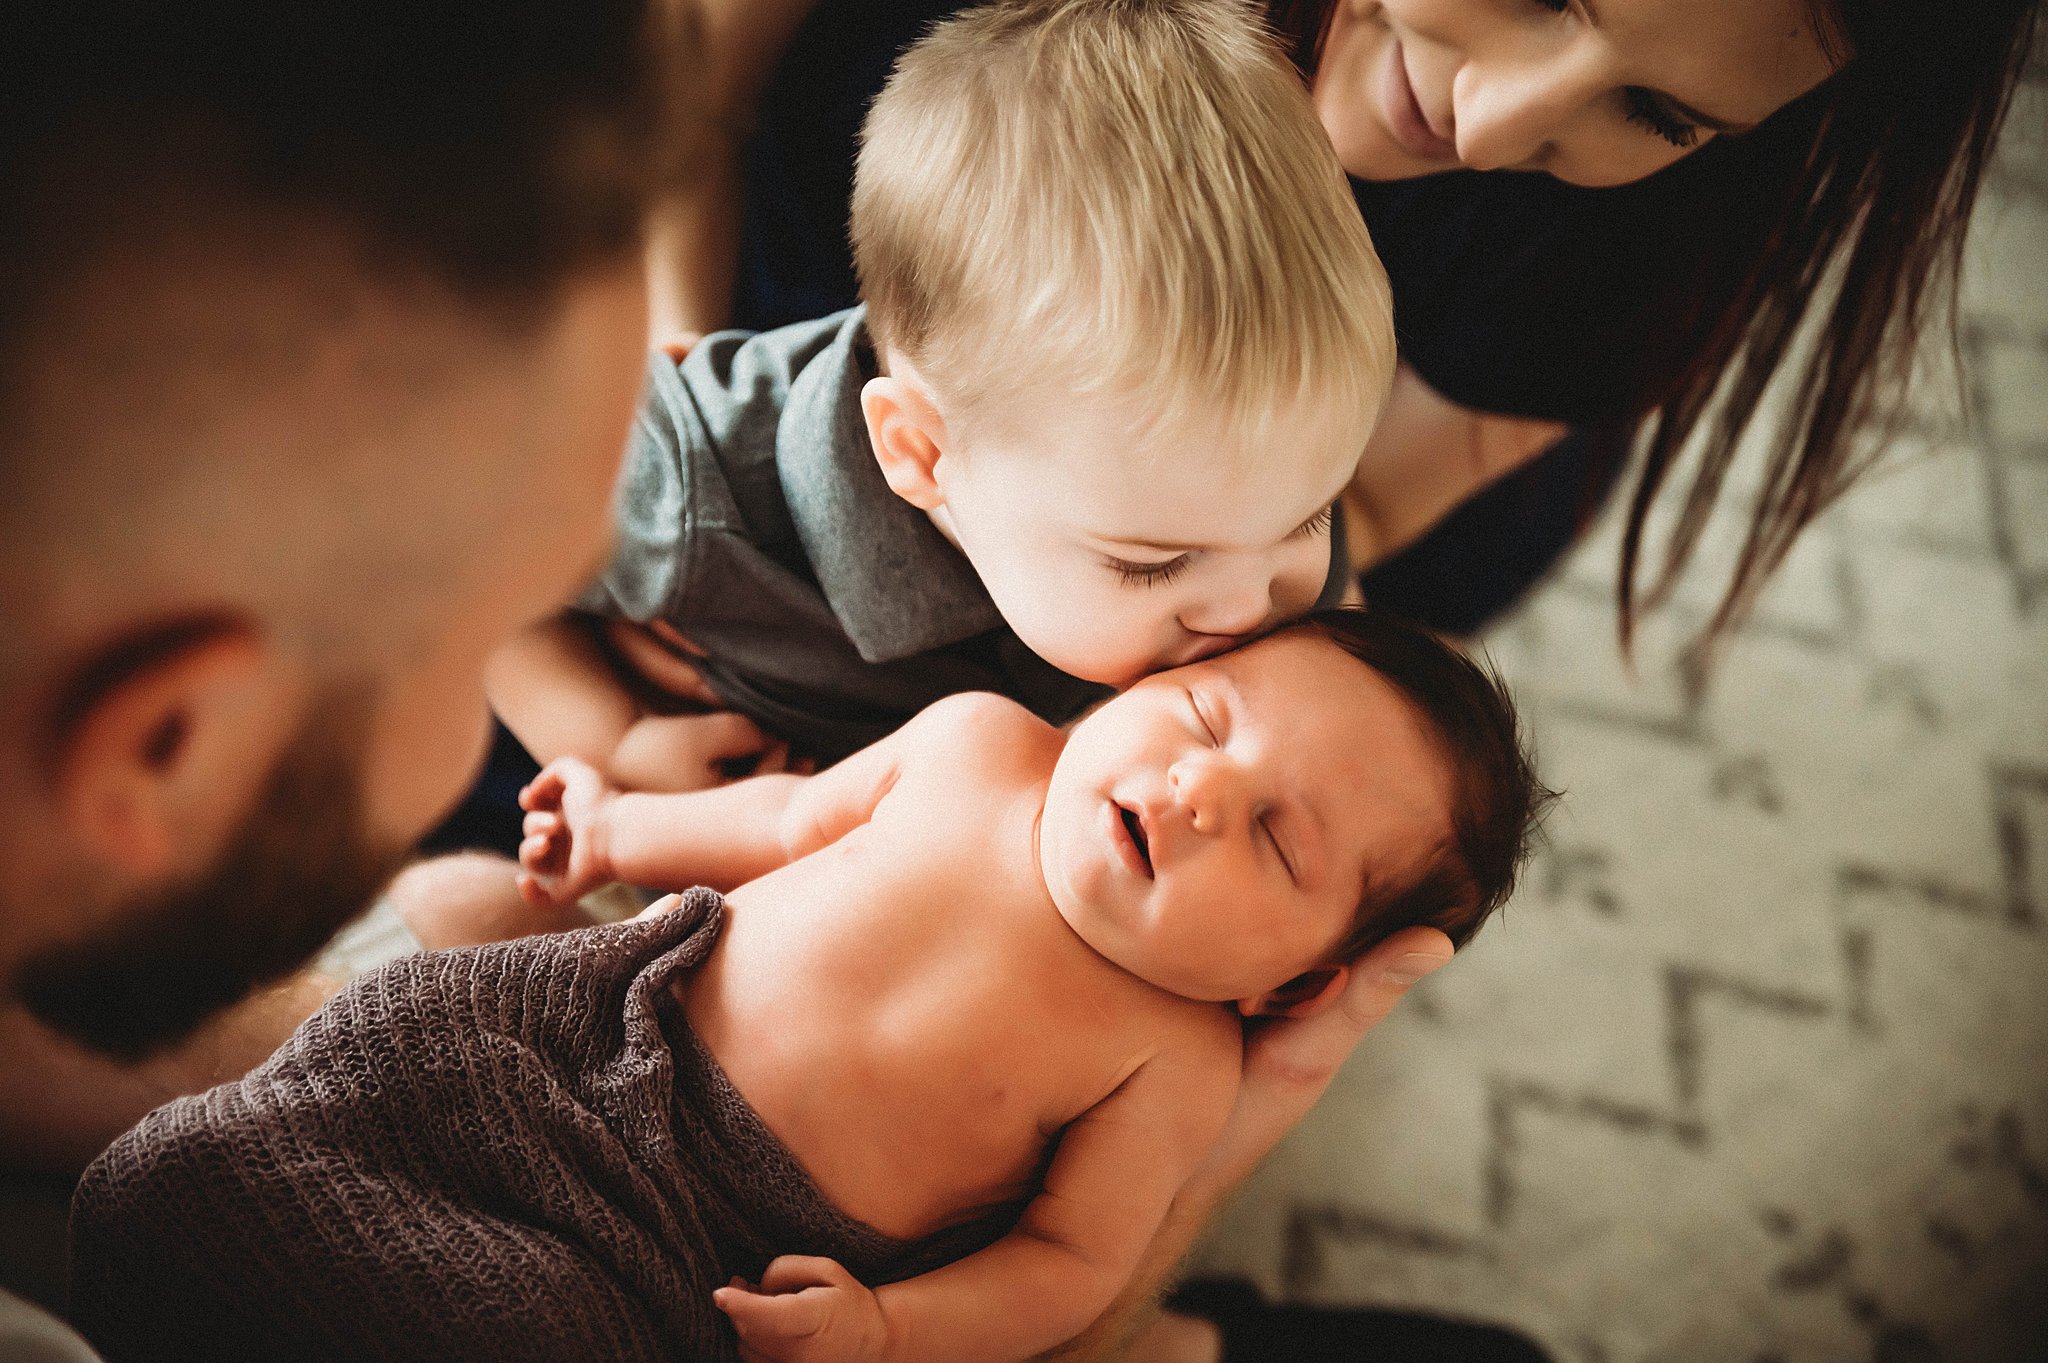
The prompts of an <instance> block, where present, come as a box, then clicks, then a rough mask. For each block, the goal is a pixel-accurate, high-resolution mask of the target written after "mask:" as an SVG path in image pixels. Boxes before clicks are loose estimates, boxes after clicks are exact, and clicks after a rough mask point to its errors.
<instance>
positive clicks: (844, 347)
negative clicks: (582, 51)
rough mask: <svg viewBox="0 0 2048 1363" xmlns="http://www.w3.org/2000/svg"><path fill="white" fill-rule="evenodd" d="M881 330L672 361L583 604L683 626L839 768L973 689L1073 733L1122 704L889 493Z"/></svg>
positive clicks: (645, 407)
mask: <svg viewBox="0 0 2048 1363" xmlns="http://www.w3.org/2000/svg"><path fill="white" fill-rule="evenodd" d="M864 316H865V312H864V310H863V309H860V308H855V309H852V310H851V311H848V312H842V313H838V314H835V315H834V316H831V317H827V318H823V319H821V320H819V321H815V322H804V323H800V324H798V325H796V326H790V327H783V328H781V329H780V330H777V331H768V332H761V333H759V334H750V333H747V332H734V331H728V332H720V333H717V334H716V335H712V336H708V337H706V338H705V339H704V340H703V341H701V342H699V343H698V345H697V347H696V348H695V349H694V350H692V351H691V352H690V355H689V358H688V359H686V360H684V361H683V362H682V363H681V364H680V365H678V364H675V363H674V362H672V361H670V360H668V359H667V358H665V357H663V356H661V355H656V356H655V357H654V359H653V361H652V362H651V364H650V366H649V370H648V377H647V391H646V395H645V397H644V399H643V400H642V403H641V408H640V417H639V421H638V424H637V426H636V427H635V430H634V433H633V440H632V445H631V447H630V449H629V450H628V453H627V456H626V467H625V470H624V472H623V473H622V475H621V477H620V481H619V488H618V496H617V501H616V505H615V508H614V519H615V521H616V533H617V536H618V539H617V544H616V546H615V548H614V550H613V554H612V560H611V563H610V564H609V565H608V566H607V567H606V568H605V570H604V574H603V576H602V577H601V578H600V579H599V581H598V582H597V583H596V584H595V585H594V586H593V587H591V589H590V590H589V591H588V592H586V593H585V595H584V597H583V599H582V601H581V602H580V603H579V604H580V605H581V606H583V607H584V608H585V609H587V610H591V611H595V612H596V613H598V614H601V615H607V616H614V617H622V618H625V619H629V620H633V621H637V622H639V623H641V624H646V623H649V622H651V621H655V620H660V621H663V622H665V623H667V624H669V625H672V626H673V627H675V628H676V629H677V630H679V631H680V632H682V633H683V634H684V635H686V636H688V638H689V639H690V641H691V642H692V643H694V644H696V645H697V646H698V647H699V648H701V649H703V650H704V652H705V654H706V655H707V657H706V659H705V661H704V663H703V665H702V667H701V669H700V670H701V671H702V672H703V673H704V678H705V680H706V681H707V682H709V683H710V685H711V686H712V688H713V689H714V690H716V691H717V692H718V694H719V695H720V696H721V697H723V698H724V699H725V701H726V702H727V703H728V704H730V705H731V706H732V707H733V708H734V709H736V710H738V711H740V712H741V713H743V714H746V715H748V716H750V717H752V718H753V719H754V720H755V721H756V722H758V723H759V724H761V726H762V727H763V728H765V729H767V730H768V731H769V732H770V733H773V734H775V735H777V736H778V737H781V738H786V739H788V740H789V741H790V743H791V745H792V746H793V747H794V748H795V749H796V750H797V752H799V753H800V754H802V755H806V756H811V757H816V758H818V759H820V760H823V761H828V762H830V761H837V760H838V759H839V758H841V757H844V756H845V755H846V754H848V753H850V752H853V751H855V750H856V749H858V748H862V747H865V746H866V745H867V744H869V743H872V742H874V741H875V740H876V739H878V738H881V737H883V736H884V735H885V734H888V733H890V732H891V731H893V730H895V729H897V728H899V727H900V726H901V725H903V724H904V722H906V721H907V720H909V719H910V717H911V716H912V715H914V714H916V713H917V712H918V711H919V710H921V709H923V708H924V707H925V706H927V705H929V704H931V703H932V702H933V701H935V700H938V699H940V698H941V697H943V696H948V695H951V694H953V693H955V692H959V691H996V692H1000V693H1001V694H1003V695H1006V696H1009V697H1011V698H1012V699H1014V700H1016V701H1018V702H1020V703H1022V704H1023V705H1025V706H1027V707H1028V708H1029V709H1031V710H1032V711H1033V712H1034V713H1035V714H1038V715H1040V716H1042V717H1043V718H1045V719H1046V720H1048V721H1051V722H1053V723H1056V724H1057V723H1063V722H1065V721H1066V720H1068V719H1071V718H1072V717H1073V716H1074V715H1076V714H1078V713H1080V712H1081V711H1082V710H1083V709H1085V708H1086V707H1087V706H1088V705H1089V704H1091V703H1093V702H1094V701H1095V700H1097V699H1098V698H1100V697H1103V696H1106V695H1108V694H1109V692H1108V690H1107V689H1106V688H1104V687H1100V686H1096V685H1094V684H1093V683H1090V682H1084V681H1082V680H1080V679H1079V678H1076V677H1072V676H1069V675H1067V674H1066V673H1064V672H1061V671H1059V670H1058V669H1056V668H1054V667H1053V666H1052V665H1051V664H1050V663H1047V662H1046V661H1045V660H1044V659H1042V658H1040V657H1038V655H1036V654H1035V653H1033V652H1031V650H1029V649H1028V648H1026V647H1025V646H1024V645H1023V643H1022V642H1020V641H1019V640H1018V638H1017V636H1016V634H1015V633H1014V632H1013V631H1011V629H1010V628H1009V627H1008V626H1007V625H1005V624H1004V623H1003V619H1002V616H1001V615H1000V614H998V613H997V611H996V607H995V603H994V602H993V601H991V600H990V599H989V595H988V592H987V591H986V589H984V588H983V587H982V585H981V579H980V578H979V577H977V576H976V574H975V572H974V568H973V566H972V565H970V564H969V563H968V561H967V559H966V558H965V557H964V556H962V554H961V553H960V551H959V550H958V549H955V548H954V547H953V546H952V545H951V544H950V543H948V542H947V540H946V538H945V536H943V535H941V534H940V533H939V532H938V530H937V529H936V528H935V527H934V526H933V525H932V523H931V521H930V520H929V519H927V517H926V516H925V514H924V512H922V511H920V510H918V509H917V508H915V507H913V506H911V505H910V504H909V503H907V502H905V501H903V500H902V499H901V498H899V497H897V496H896V494H895V493H893V492H891V491H890V490H889V486H888V484H887V483H886V482H884V481H883V479H882V471H881V469H880V468H879V467H878V466H877V465H876V463H875V457H874V453H873V451H872V449H871V448H870V446H869V444H868V435H867V426H866V424H865V422H864V421H863V420H862V417H861V409H860V391H861V385H862V384H864V383H866V382H867V380H868V379H870V378H872V377H874V376H875V374H876V373H877V372H879V371H878V369H877V366H876V363H875V354H874V348H873V346H872V344H871V343H870V342H869V340H868V336H867V329H866V327H865V326H864V325H863V318H864Z"/></svg>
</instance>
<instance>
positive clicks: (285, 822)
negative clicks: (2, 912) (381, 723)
mask: <svg viewBox="0 0 2048 1363" xmlns="http://www.w3.org/2000/svg"><path fill="white" fill-rule="evenodd" d="M368 728H369V726H368V707H367V705H366V704H365V703H364V702H363V700H362V699H361V697H360V696H359V695H357V694H353V693H350V692H344V691H339V690H329V691H328V692H327V693H326V694H324V695H323V696H322V697H321V698H320V700H319V701H318V702H317V703H316V704H315V705H314V706H313V707H312V715H311V717H310V718H309V719H308V721H307V723H306V724H305V725H303V726H302V727H301V728H300V730H299V732H298V733H297V734H295V735H294V736H293V738H292V741H291V744H290V746H289V747H288V748H286V750H285V751H284V753H283V754H282V755H281V756H280V757H279V759H278V762H277V765H276V767H275V769H274V770H273V771H272V772H271V775H270V779H269V781H268V782H267V783H266V784H265V787H264V790H263V792H262V794H261V796H260V797H259V798H258V800H257V803H256V806H255V808H254V809H253V810H252V811H251V812H250V814H249V817H248V818H247V819H245V820H244V821H243V824H242V827H241V828H240V829H239V830H238V831H237V832H236V834H235V837H234V839H233V841H232V842H230V843H229V845H228V846H227V847H226V848H225V849H224V850H223V852H222V853H221V855H220V856H219V857H218V858H217V859H216V860H215V862H214V864H213V865H212V866H211V867H209V868H208V869H207V870H206V871H204V872H202V873H200V874H199V875H198V876H196V877H194V878H193V879H191V880H189V881H187V882H185V883H183V884H179V885H173V886H170V887H168V888H166V889H163V890H159V891H155V892H152V893H150V894H147V895H141V896H137V897H136V898H134V899H131V900H129V901H128V902H127V903H126V904H125V905H124V906H122V907H121V908H120V909H118V910H116V911H115V912H114V913H113V914H112V915H110V916H109V917H108V918H107V919H106V920H105V921H104V922H103V923H102V924H101V925H99V926H97V927H95V928H94V929H93V930H92V931H91V932H90V933H88V934H87V935H86V936H84V937H81V938H77V939H74V940H72V941H68V942H64V943H62V944H60V945H57V946H54V947H48V948H45V949H43V950H41V951H39V952H36V953H34V954H33V955H31V956H30V957H29V958H28V959H27V960H25V961H24V962H22V964H21V965H20V966H19V967H18V968H17V970H16V972H15V976H14V981H13V983H14V993H15V994H16V996H17V997H18V998H20V999H21V1001H22V1003H23V1004H24V1005H25V1006H26V1007H27V1009H28V1011H29V1012H30V1013H32V1014H33V1015H34V1016H35V1017H37V1018H38V1019H40V1020H41V1021H42V1022H43V1023H45V1024H46V1025H47V1026H49V1027H51V1028H53V1029H55V1030H56V1031H58V1032H61V1033H63V1034H65V1035H66V1036H69V1037H71V1038H72V1039H74V1040H76V1041H79V1042H82V1043H83V1044H85V1045H86V1046H89V1047H91V1048H93V1049H94V1050H98V1051H102V1052H104V1053H106V1054H108V1055H111V1056H113V1057H115V1058H117V1059H120V1060H124V1061H131V1062H132V1061H136V1060H141V1059H143V1058H145V1057H146V1056H148V1055H149V1054H150V1053H152V1052H154V1051H157V1050H160V1049H162V1048H163V1047H166V1046H169V1045H171V1044H173V1043H174V1042H177V1041H180V1040H182V1039H184V1038H185V1037H186V1036H188V1035H189V1034H190V1033H191V1032H192V1031H194V1030H195V1029H196V1028H197V1027H198V1026H199V1025H200V1024H201V1023H203V1022H205V1021H206V1020H207V1018H209V1017H210V1016H212V1015H213V1014H214V1013H216V1012H218V1011H219V1010H220V1009H222V1008H225V1007H227V1006H228V1005H229V1004H232V1003H235V1002H237V1001H238V1000H240V999H242V998H243V997H244V996H246V995H247V994H248V993H249V992H250V991H251V990H252V989H254V988H255V987H256V986H258V985H261V984H266V983H269V982H270V981H273V980H276V979H280V978H282V977H283V976H285V975H287V974H289V973H290V972H291V971H292V970H294V969H296V968H297V967H298V966H301V965H303V964H304V963H305V962H306V961H308V960H310V959H311V958H312V957H313V955H314V954H315V953H316V952H318V951H319V950H320V948H321V947H322V946H324V945H325V944H326V943H327V941H328V939H329V938H331V937H332V936H333V935H334V934H335V933H336V932H337V931H339V930H340V928H341V927H342V925H343V924H345V923H346V922H348V920H349V919H351V918H353V917H355V916H356V914H358V913H359V912H361V911H362V910H363V909H364V908H365V907H366V906H367V905H368V904H369V902H370V898H371V896H372V895H374V894H375V893H376V891H377V890H378V889H379V888H380V887H382V885H383V884H384V882H385V881H387V880H389V879H390V878H391V876H392V875H394V874H395V873H396V872H397V870H398V868H399V866H400V865H401V864H403V862H404V860H405V851H406V849H404V848H402V847H401V848H373V847H372V846H370V845H369V844H368V842H367V840H366V838H365V836H364V834H363V831H362V825H363V811H362V804H363V792H362V784H363V781H362V767H363V753H364V750H365V747H366V741H365V740H366V735H367V733H368Z"/></svg>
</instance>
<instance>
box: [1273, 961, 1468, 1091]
mask: <svg viewBox="0 0 2048 1363" xmlns="http://www.w3.org/2000/svg"><path fill="white" fill-rule="evenodd" d="M1452 950H1453V948H1452V946H1451V939H1450V938H1449V937H1446V936H1445V935H1444V934H1443V933H1442V932H1439V931H1438V930H1437V929H1435V928H1423V927H1417V928H1403V929H1402V930H1401V931H1399V932H1397V933H1395V934H1394V935H1393V936H1391V937H1389V938H1387V940H1386V941H1384V942H1381V943H1380V944H1379V945H1378V946H1376V947H1374V948H1373V949H1372V950H1371V951H1369V952H1367V953H1366V954H1365V955H1364V956H1363V957H1361V958H1360V959H1359V961H1358V963H1357V964H1356V965H1354V966H1353V967H1352V968H1351V978H1350V981H1349V982H1348V983H1347V984H1346V985H1345V988H1344V992H1343V994H1341V995H1339V996H1338V999H1337V1003H1336V1006H1335V1007H1331V1008H1325V1009H1323V1010H1322V1011H1321V1012H1319V1013H1316V1014H1314V1015H1312V1016H1310V1017H1305V1018H1287V1019H1284V1020H1282V1021H1280V1022H1277V1023H1273V1024H1271V1025H1269V1026H1267V1027H1265V1028H1264V1029H1263V1030H1261V1031H1260V1032H1259V1033H1258V1034H1256V1035H1255V1036H1254V1037H1253V1038H1252V1042H1251V1045H1250V1047H1249V1049H1248V1051H1247V1054H1246V1057H1245V1059H1246V1066H1245V1077H1246V1080H1247V1081H1248V1082H1258V1083H1262V1084H1266V1085H1269V1086H1295V1085H1303V1084H1312V1085H1314V1086H1315V1094H1316V1095H1320V1094H1321V1092H1322V1086H1323V1085H1325V1084H1327V1083H1328V1082H1329V1081H1330V1079H1331V1078H1332V1077H1333V1076H1334V1075H1335V1074H1336V1072H1337V1068H1338V1066H1340V1065H1342V1064H1343V1063H1344V1061H1345V1059H1346V1058H1347V1057H1349V1056H1350V1054H1351V1052H1352V1051H1353V1049H1355V1048H1356V1047H1357V1045H1358V1043H1359V1041H1360V1040H1362V1039H1363V1038H1364V1036H1365V1034H1366V1033H1367V1032H1369V1031H1371V1030H1372V1029H1373V1028H1374V1027H1376V1026H1378V1025H1379V1023H1380V1022H1381V1020H1382V1019H1384V1018H1385V1017H1386V1016H1387V1014H1389V1013H1391V1012H1393V1011H1394V1005H1396V1004H1398V1003H1399V1002H1400V1001H1401V999H1402V997H1403V996H1405V995H1406V994H1407V992H1408V991H1409V989H1411V988H1413V987H1414V985H1415V983H1416V982H1417V981H1419V980H1421V979H1423V978H1424V977H1426V976H1427V975H1429V974H1430V972H1432V971H1434V970H1436V969H1437V968H1438V967H1439V966H1441V965H1443V964H1444V962H1446V961H1448V960H1450V959H1451V953H1452ZM1310 1101H1313V1096H1312V1097H1311V1099H1310Z"/></svg>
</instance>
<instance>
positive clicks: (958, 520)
mask: <svg viewBox="0 0 2048 1363" xmlns="http://www.w3.org/2000/svg"><path fill="white" fill-rule="evenodd" d="M1122 407H1123V404H1118V403H1112V402H1109V401H1106V400H1090V401H1079V400H1077V401H1075V402H1073V403H1071V404H1070V405H1069V406H1068V407H1067V408H1066V409H1063V410H1057V411H1054V410H1046V411H1043V412H1042V413H1036V414H1030V415H1027V416H1025V417H1024V418H1023V419H1021V420H1019V419H1014V418H1013V419H1008V420H1005V421H1004V422H1003V423H1002V425H1001V427H1000V429H1001V430H1002V431H1004V432H1006V433H1013V434H1008V435H1005V436H999V435H995V434H990V435H988V436H986V437H985V438H981V439H979V440H977V441H976V442H975V443H974V445H973V447H972V448H963V449H962V450H961V451H959V453H958V454H957V455H949V456H948V457H946V458H944V459H942V460H941V461H940V462H939V465H938V467H937V470H936V474H935V476H936V478H937V481H938V483H939V487H940V490H941V492H942V494H943V496H944V498H945V506H944V508H943V510H942V511H941V512H939V513H937V514H938V515H939V516H941V517H942V520H941V523H942V524H944V525H945V526H946V527H947V528H948V530H949V531H950V532H951V533H952V535H953V537H954V540H955V542H956V543H957V544H958V545H959V546H960V548H961V551H962V552H963V553H965V554H966V555H967V557H968V559H969V560H970V561H971V562H972V563H973V564H974V568H975V571H976V572H977V573H978V574H979V575H980V577H981V580H982V582H983V584H984V585H985V586H986V587H987V588H988V593H989V595H990V597H992V598H993V599H994V601H995V604H996V607H997V609H998V610H1000V611H1001V612H1002V614H1003V618H1004V619H1005V620H1006V621H1008V623H1009V625H1010V627H1011V628H1012V629H1014V630H1016V632H1017V635H1018V637H1019V638H1021V639H1022V640H1023V641H1024V643H1025V645H1026V646H1027V647H1029V648H1030V649H1031V650H1032V651H1033V652H1035V653H1037V654H1038V655H1039V656H1040V657H1042V658H1044V659H1045V660H1046V661H1048V662H1050V663H1052V664H1053V665H1054V666H1055V667H1058V668H1060V669H1062V670H1063V671H1066V672H1070V673H1072V674H1073V675H1075V676H1077V677H1083V678H1086V679H1087V680H1089V681H1096V682H1103V683H1106V684H1108V685H1111V686H1118V687H1122V686H1128V685H1129V684H1130V683H1132V682H1134V681H1136V680H1137V679H1138V678H1140V677H1142V676H1144V675H1145V674H1147V673H1149V672H1154V671H1157V670H1159V669H1160V668H1164V667H1175V666H1178V665H1180V664H1182V663H1188V662H1192V661H1194V660H1196V659H1198V658H1205V657H1209V656H1211V655H1213V654H1216V653H1220V652H1222V651H1223V650H1225V649H1228V648H1230V647H1233V646H1234V645H1236V644H1238V643H1241V642H1242V641H1243V640H1244V639H1245V638H1246V637H1247V636H1249V635H1253V634H1256V633H1258V632H1259V631H1260V630H1262V629H1265V628H1268V627H1270V626H1271V625H1273V624H1274V623H1275V622H1277V621H1281V620H1288V619H1292V618H1294V617H1296V616H1298V615H1300V614H1302V613H1303V612H1305V611H1306V610H1308V608H1309V607H1310V606H1311V605H1313V604H1314V602H1315V599H1316V597H1317V595H1318V594H1319V593H1320V592H1321V590H1322V587H1323V583H1324V580H1325V579H1326V577H1327V576H1328V573H1329V567H1330V517H1329V512H1330V507H1331V504H1332V503H1333V502H1334V501H1335V500H1336V498H1337V495H1338V494H1339V493H1340V492H1341V491H1342V490H1343V488H1344V486H1345V484H1346V482H1347V481H1348V480H1349V479H1350V477H1351V473H1352V470H1353V468H1354V467H1355V466H1356V464H1357V462H1358V456H1359V453H1360V451H1361V450H1362V449H1363V448H1364V445H1365V439H1366V437H1367V435H1368V434H1370V418H1371V416H1372V414H1371V413H1350V412H1332V411H1328V410H1314V411H1305V412H1302V413H1298V414H1290V415H1284V416H1283V417H1282V418H1281V419H1279V420H1276V421H1274V422H1273V423H1272V425H1271V428H1270V431H1269V434H1268V435H1267V437H1266V438H1265V439H1263V440H1261V441H1260V442H1259V447H1258V448H1256V449H1230V448H1222V447H1221V445H1220V442H1219V441H1218V440H1217V438H1216V436H1215V435H1214V432H1215V431H1216V430H1218V429H1219V428H1220V425H1221V423H1219V422H1217V421H1215V420H1214V419H1212V418H1213V416H1214V415H1215V414H1213V413H1210V412H1206V411H1203V412H1194V413H1190V414H1188V415H1187V417H1186V418H1184V419H1177V420H1173V421H1168V422H1161V423H1156V424H1153V425H1151V426H1149V427H1148V426H1147V424H1146V423H1144V422H1141V421H1138V420H1135V419H1133V418H1132V417H1131V416H1130V415H1129V414H1128V413H1127V412H1125V411H1123V410H1120V409H1121V408H1122Z"/></svg>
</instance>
